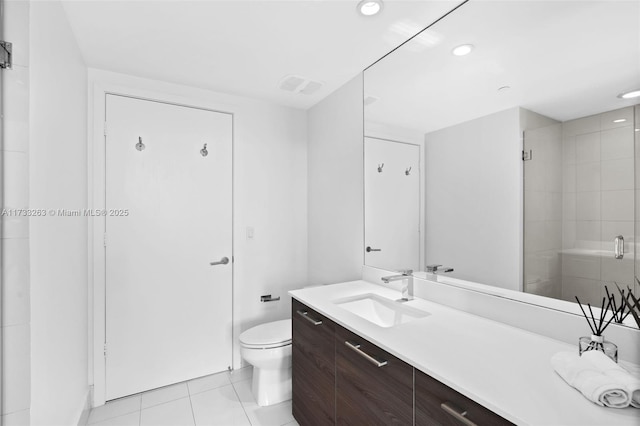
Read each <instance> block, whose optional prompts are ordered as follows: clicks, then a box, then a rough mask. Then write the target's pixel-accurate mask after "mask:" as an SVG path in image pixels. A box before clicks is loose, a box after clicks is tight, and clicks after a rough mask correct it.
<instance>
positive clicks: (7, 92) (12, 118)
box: [2, 2, 29, 152]
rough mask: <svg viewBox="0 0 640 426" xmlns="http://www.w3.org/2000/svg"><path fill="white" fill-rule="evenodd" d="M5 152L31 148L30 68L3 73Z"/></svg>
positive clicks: (20, 68) (19, 67)
mask: <svg viewBox="0 0 640 426" xmlns="http://www.w3.org/2000/svg"><path fill="white" fill-rule="evenodd" d="M7 3H13V2H7ZM3 78H4V87H3V89H4V94H3V99H2V107H3V111H4V140H3V150H4V151H19V152H27V150H28V146H29V68H27V67H23V66H14V67H13V69H12V70H11V72H6V73H3Z"/></svg>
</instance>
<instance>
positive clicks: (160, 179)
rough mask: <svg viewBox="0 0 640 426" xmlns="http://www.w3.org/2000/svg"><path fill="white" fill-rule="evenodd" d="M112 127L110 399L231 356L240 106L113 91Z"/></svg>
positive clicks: (222, 365)
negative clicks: (192, 104) (218, 108)
mask: <svg viewBox="0 0 640 426" xmlns="http://www.w3.org/2000/svg"><path fill="white" fill-rule="evenodd" d="M106 129H107V132H106V133H107V135H106V200H105V201H106V208H107V212H106V213H107V214H106V230H105V233H106V234H105V245H106V399H107V400H110V399H114V398H119V397H122V396H125V395H131V394H134V393H137V392H141V391H145V390H148V389H153V388H157V387H160V386H165V385H168V384H171V383H177V382H181V381H184V380H188V379H192V378H195V377H199V376H203V375H207V374H211V373H214V372H218V371H222V370H225V369H227V367H228V366H230V365H231V357H232V311H231V302H232V262H231V259H232V116H231V115H229V114H224V113H218V112H213V111H208V110H203V109H197V108H189V107H183V106H176V105H171V104H166V103H161V102H153V101H146V100H141V99H135V98H129V97H124V96H117V95H107V101H106ZM140 141H141V143H142V144H144V149H143V150H139V149H138V148H140V147H141V146H140V145H138V148H137V147H136V145H137V144H138V143H139V142H140ZM204 144H206V150H207V152H208V155H206V156H203V155H202V153H201V150H202V149H203V146H204ZM223 257H227V258H228V259H229V263H227V264H220V265H215V266H211V265H210V262H212V261H219V260H221V258H223Z"/></svg>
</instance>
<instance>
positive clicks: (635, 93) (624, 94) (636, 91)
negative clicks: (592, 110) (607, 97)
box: [618, 89, 640, 99]
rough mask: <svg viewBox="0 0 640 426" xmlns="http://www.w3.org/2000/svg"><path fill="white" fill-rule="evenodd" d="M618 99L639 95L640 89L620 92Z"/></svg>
mask: <svg viewBox="0 0 640 426" xmlns="http://www.w3.org/2000/svg"><path fill="white" fill-rule="evenodd" d="M618 97H619V98H620V99H631V98H637V97H640V89H634V90H629V91H628V92H624V93H620V94H619V95H618Z"/></svg>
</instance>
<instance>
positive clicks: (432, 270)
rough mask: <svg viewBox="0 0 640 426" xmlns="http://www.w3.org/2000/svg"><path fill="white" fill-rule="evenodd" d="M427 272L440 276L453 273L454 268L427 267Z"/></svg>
mask: <svg viewBox="0 0 640 426" xmlns="http://www.w3.org/2000/svg"><path fill="white" fill-rule="evenodd" d="M427 272H429V273H430V274H439V273H441V272H453V268H450V267H448V266H444V267H443V266H442V265H427Z"/></svg>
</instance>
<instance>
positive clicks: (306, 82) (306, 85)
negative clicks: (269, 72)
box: [280, 75, 323, 95]
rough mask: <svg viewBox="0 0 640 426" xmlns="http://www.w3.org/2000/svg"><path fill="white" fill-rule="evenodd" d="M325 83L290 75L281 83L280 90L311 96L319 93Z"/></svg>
mask: <svg viewBox="0 0 640 426" xmlns="http://www.w3.org/2000/svg"><path fill="white" fill-rule="evenodd" d="M322 85H323V83H321V82H319V81H315V80H311V79H308V78H305V77H300V76H299V75H288V76H286V77H285V78H283V79H282V80H281V81H280V88H281V89H282V90H286V91H287V92H293V93H302V94H303V95H311V94H313V93H315V92H317V91H318V90H319V89H320V88H321V87H322Z"/></svg>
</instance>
